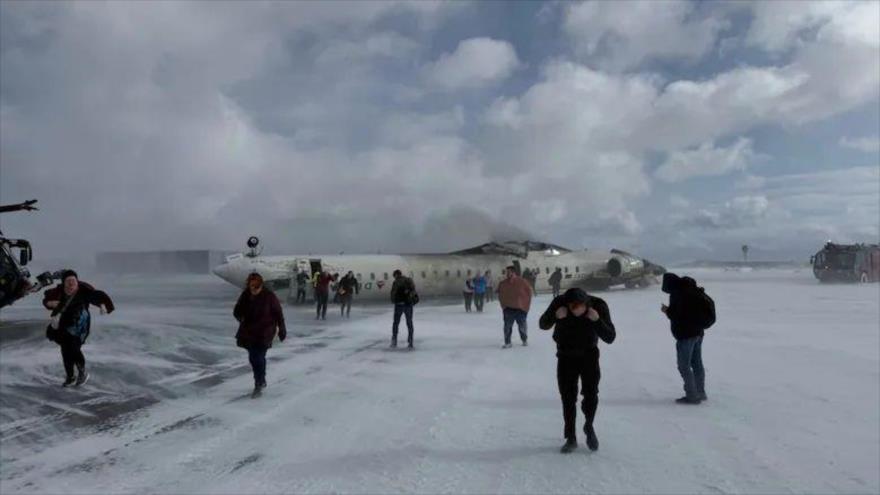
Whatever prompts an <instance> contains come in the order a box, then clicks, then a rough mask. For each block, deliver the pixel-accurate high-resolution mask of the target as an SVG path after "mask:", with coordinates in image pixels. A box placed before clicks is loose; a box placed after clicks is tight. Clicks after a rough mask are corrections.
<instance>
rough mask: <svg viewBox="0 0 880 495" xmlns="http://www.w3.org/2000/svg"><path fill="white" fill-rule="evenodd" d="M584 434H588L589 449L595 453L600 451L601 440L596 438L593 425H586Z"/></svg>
mask: <svg viewBox="0 0 880 495" xmlns="http://www.w3.org/2000/svg"><path fill="white" fill-rule="evenodd" d="M584 433H586V434H587V447H589V449H590V450H592V451H593V452H595V451H597V450H599V438H598V437H596V430H594V429H593V425H584Z"/></svg>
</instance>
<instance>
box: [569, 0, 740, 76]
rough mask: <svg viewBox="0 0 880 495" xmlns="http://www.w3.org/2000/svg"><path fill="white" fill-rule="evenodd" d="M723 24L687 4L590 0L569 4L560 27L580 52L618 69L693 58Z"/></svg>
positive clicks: (711, 42)
mask: <svg viewBox="0 0 880 495" xmlns="http://www.w3.org/2000/svg"><path fill="white" fill-rule="evenodd" d="M727 25H728V23H727V21H725V20H724V19H720V18H716V17H713V16H701V15H700V13H699V12H697V9H696V8H695V4H694V3H691V2H685V1H671V2H670V1H664V2H658V1H630V2H608V1H593V2H583V3H574V4H570V5H569V6H568V8H567V10H566V15H565V20H564V22H563V29H564V31H565V33H566V34H567V35H568V36H569V37H570V38H571V39H572V40H573V41H574V42H575V46H576V48H577V50H578V52H579V53H580V54H581V55H582V56H584V57H587V58H589V59H590V60H593V59H598V61H599V63H600V64H601V65H602V66H603V67H608V68H611V69H617V70H620V69H628V68H632V67H636V66H638V65H639V64H640V63H642V62H644V61H646V60H650V59H669V58H686V59H698V58H700V57H702V56H703V55H705V54H706V53H708V52H709V51H710V50H711V49H712V47H713V46H714V43H715V40H716V38H717V37H718V34H719V32H720V31H721V30H723V29H724V28H725V27H727Z"/></svg>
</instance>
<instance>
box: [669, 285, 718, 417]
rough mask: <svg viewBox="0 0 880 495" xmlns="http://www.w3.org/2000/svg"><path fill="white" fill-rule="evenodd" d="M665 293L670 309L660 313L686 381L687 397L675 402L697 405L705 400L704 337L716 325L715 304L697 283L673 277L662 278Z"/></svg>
mask: <svg viewBox="0 0 880 495" xmlns="http://www.w3.org/2000/svg"><path fill="white" fill-rule="evenodd" d="M662 290H663V292H665V293H667V294H669V305H668V306H667V305H665V304H664V305H661V307H660V310H661V311H663V313H664V314H665V315H666V317H667V318H669V325H670V329H671V330H672V336H673V337H675V349H676V354H677V356H678V372H679V373H680V374H681V378H682V380H683V381H684V393H685V395H684V397H681V398H679V399H676V401H675V402H677V403H679V404H692V405H696V404H699V403H701V402H703V401H704V400H706V370H705V368H704V367H703V336H704V333H705V330H706V329H707V328H709V327H710V326H712V324H713V323H715V303H714V302H713V301H712V298H710V297H709V296H708V294H706V291H705V290H704V289H703V288H702V287H698V286H697V282H696V281H695V280H694V279H692V278H690V277H679V276H678V275H676V274H674V273H666V274H664V275H663V285H662Z"/></svg>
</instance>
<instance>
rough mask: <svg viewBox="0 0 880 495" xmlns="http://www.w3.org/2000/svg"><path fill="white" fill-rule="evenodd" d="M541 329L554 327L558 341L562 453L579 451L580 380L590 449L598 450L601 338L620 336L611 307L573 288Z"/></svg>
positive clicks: (609, 339) (553, 305)
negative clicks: (609, 308) (595, 421)
mask: <svg viewBox="0 0 880 495" xmlns="http://www.w3.org/2000/svg"><path fill="white" fill-rule="evenodd" d="M538 324H539V326H540V327H541V329H542V330H549V329H551V328H553V340H554V341H555V342H556V358H557V362H556V381H557V385H558V386H559V395H560V398H561V399H562V418H563V421H564V424H565V426H564V429H563V434H564V436H565V444H564V445H563V446H562V448H561V449H560V451H561V452H562V453H563V454H567V453H569V452H571V451H573V450H575V449H576V448H577V435H576V433H575V421H576V419H577V395H578V381H580V382H581V395H583V401H582V402H581V411H583V413H584V418H585V422H584V433H585V434H586V435H587V446H588V447H589V448H590V450H593V451H595V450H598V449H599V439H598V438H597V437H596V431H595V429H594V428H593V422H594V420H595V418H596V409H597V408H598V406H599V379H600V378H601V370H600V368H599V346H598V343H599V339H602V341H604V342H605V343H606V344H610V343H612V342H614V339H615V338H616V336H617V333H616V330H615V328H614V323H612V321H611V313H610V312H609V311H608V305H607V304H606V303H605V301H603V300H602V299H600V298H598V297H594V296H590V295H588V294H587V293H586V292H584V291H583V290H582V289H578V288H572V289H568V290H567V291H565V293H564V294H563V295H561V296H558V297H555V298H554V299H553V301H552V302H551V303H550V306H549V307H548V308H547V310H546V311H544V314H543V315H541V318H540V320H539V322H538Z"/></svg>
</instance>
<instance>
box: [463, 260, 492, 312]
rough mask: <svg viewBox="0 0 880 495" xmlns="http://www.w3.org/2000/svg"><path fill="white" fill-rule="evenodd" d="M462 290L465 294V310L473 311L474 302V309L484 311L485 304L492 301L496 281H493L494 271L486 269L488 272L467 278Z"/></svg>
mask: <svg viewBox="0 0 880 495" xmlns="http://www.w3.org/2000/svg"><path fill="white" fill-rule="evenodd" d="M461 292H462V295H463V296H464V310H465V312H467V313H470V312H471V305H472V303H473V307H474V309H476V310H477V312H478V313H482V312H483V306H484V305H485V304H486V303H487V302H492V299H493V294H494V282H493V281H492V273H491V272H490V271H488V270H486V273H483V274H477V276H476V277H473V278H467V279H465V281H464V287H463V288H462V291H461Z"/></svg>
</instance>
